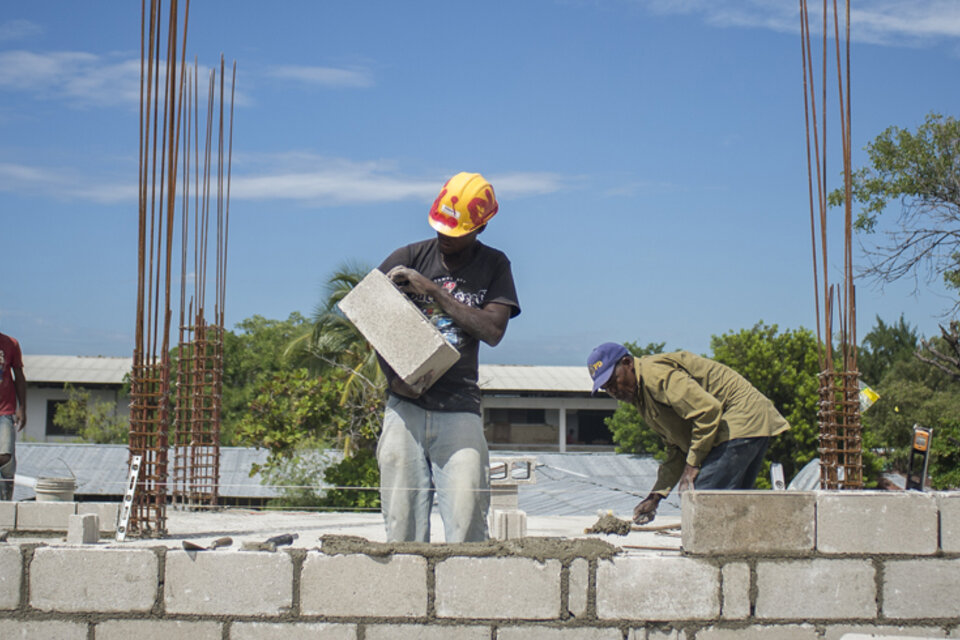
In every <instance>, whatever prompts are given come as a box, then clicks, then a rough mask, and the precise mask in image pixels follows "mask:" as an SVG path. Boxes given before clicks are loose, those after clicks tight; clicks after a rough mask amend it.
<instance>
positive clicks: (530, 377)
mask: <svg viewBox="0 0 960 640" xmlns="http://www.w3.org/2000/svg"><path fill="white" fill-rule="evenodd" d="M132 367H133V358H112V357H103V356H96V357H90V356H39V355H24V356H23V368H24V374H25V375H26V377H27V380H28V381H30V382H70V383H75V384H82V383H84V382H86V383H101V384H122V383H123V379H124V377H125V376H126V375H127V374H128V373H130V370H131V369H132ZM479 384H480V388H481V389H482V390H484V391H501V392H507V391H518V392H523V391H554V392H564V393H590V392H591V391H592V389H593V383H592V381H591V380H590V374H588V373H587V368H586V367H559V366H533V365H505V364H481V365H480V371H479Z"/></svg>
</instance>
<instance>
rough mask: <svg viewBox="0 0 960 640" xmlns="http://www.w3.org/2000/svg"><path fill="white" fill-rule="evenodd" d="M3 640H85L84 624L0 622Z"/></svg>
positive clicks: (43, 621) (41, 621) (33, 621)
mask: <svg viewBox="0 0 960 640" xmlns="http://www.w3.org/2000/svg"><path fill="white" fill-rule="evenodd" d="M0 638H3V639H4V640H15V639H17V638H20V639H22V640H87V623H86V622H63V621H60V620H29V621H27V620H24V621H21V620H0Z"/></svg>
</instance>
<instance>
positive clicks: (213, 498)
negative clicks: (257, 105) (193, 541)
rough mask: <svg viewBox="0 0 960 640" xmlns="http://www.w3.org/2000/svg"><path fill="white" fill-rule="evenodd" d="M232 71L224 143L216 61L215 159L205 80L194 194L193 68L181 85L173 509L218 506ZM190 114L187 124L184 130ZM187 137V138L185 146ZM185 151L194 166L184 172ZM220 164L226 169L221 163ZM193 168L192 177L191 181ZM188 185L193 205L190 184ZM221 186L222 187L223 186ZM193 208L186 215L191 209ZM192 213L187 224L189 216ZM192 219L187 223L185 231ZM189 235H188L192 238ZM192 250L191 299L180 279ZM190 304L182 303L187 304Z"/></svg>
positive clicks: (211, 96) (212, 81)
mask: <svg viewBox="0 0 960 640" xmlns="http://www.w3.org/2000/svg"><path fill="white" fill-rule="evenodd" d="M236 74H237V67H236V62H234V65H233V79H232V84H231V96H230V125H229V129H230V131H229V136H228V137H229V140H227V138H226V137H225V132H224V104H225V101H224V61H223V57H222V56H221V58H220V82H219V101H218V103H219V108H218V111H219V124H218V127H217V130H218V139H217V158H216V160H215V161H214V160H213V159H212V157H211V156H212V154H213V149H212V144H211V138H212V134H213V122H214V112H215V110H216V109H215V106H214V105H215V102H216V100H215V98H216V97H217V93H216V91H215V87H216V86H217V82H216V79H217V72H216V69H212V70H211V71H210V75H209V87H208V92H207V96H208V97H207V114H206V116H207V117H206V127H207V128H206V138H205V139H206V144H205V146H204V150H203V163H202V164H203V170H202V180H203V182H202V186H201V182H200V180H201V170H200V165H201V163H200V143H199V142H200V138H199V131H200V130H199V126H198V123H199V117H198V116H199V105H198V102H199V101H198V100H197V96H198V95H199V92H198V91H197V88H198V87H197V78H198V76H199V72H198V69H197V64H196V61H194V72H193V74H192V77H193V86H192V90H191V85H190V83H189V81H188V83H187V121H186V131H185V134H186V135H185V141H186V143H185V144H184V154H183V163H184V172H183V176H184V180H183V216H182V219H181V222H182V224H181V239H182V246H181V277H180V340H179V345H178V347H177V372H176V383H175V388H176V394H175V402H176V409H175V412H174V415H175V420H174V437H173V454H174V462H173V501H174V504H176V505H179V506H182V507H189V508H198V507H201V506H214V505H216V504H217V497H218V493H219V480H220V418H221V408H222V389H223V337H224V319H223V309H224V300H225V298H224V296H225V293H226V260H227V231H228V229H229V221H230V157H231V156H232V147H233V94H234V87H235V85H236ZM191 114H192V124H193V127H192V128H191ZM191 132H192V134H193V138H192V140H191V135H190V134H191ZM191 150H192V151H193V164H192V165H191V154H190V152H191ZM225 159H226V162H225ZM191 168H192V176H191ZM214 172H215V173H216V182H217V186H216V211H215V214H213V215H215V226H216V229H215V237H214V238H213V239H211V233H210V227H211V217H212V214H211V197H212V196H211V188H210V183H211V178H212V176H213V174H214ZM191 177H192V178H193V181H194V182H193V184H194V191H193V200H192V201H191V198H190V195H191V193H190V178H191ZM225 183H226V184H225ZM191 202H192V207H191ZM191 208H192V216H191ZM191 219H192V221H193V223H192V227H191ZM191 229H192V235H191ZM211 241H212V242H213V244H214V248H215V258H214V267H213V268H214V279H215V287H214V293H213V305H212V311H213V314H212V318H211V319H210V320H208V318H207V309H209V308H210V307H209V306H208V296H207V275H208V272H209V270H210V269H209V265H210V260H209V254H210V244H211ZM191 248H192V254H193V255H192V259H193V265H192V272H193V274H194V277H193V291H192V292H190V293H188V290H187V289H188V287H187V272H188V262H189V254H190V253H191V251H190V249H191ZM188 297H189V302H187V299H188Z"/></svg>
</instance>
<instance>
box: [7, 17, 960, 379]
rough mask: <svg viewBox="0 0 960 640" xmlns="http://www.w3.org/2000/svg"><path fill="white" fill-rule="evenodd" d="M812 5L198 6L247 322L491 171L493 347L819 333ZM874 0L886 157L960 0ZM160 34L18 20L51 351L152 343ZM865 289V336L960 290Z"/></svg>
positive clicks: (932, 322) (924, 326) (235, 302)
mask: <svg viewBox="0 0 960 640" xmlns="http://www.w3.org/2000/svg"><path fill="white" fill-rule="evenodd" d="M796 4H797V3H794V2H787V1H785V0H683V1H680V0H676V1H673V0H593V1H587V0H583V1H578V0H523V1H522V2H516V1H509V2H508V1H491V2H485V3H466V2H449V1H448V2H439V1H436V2H434V1H423V2H412V3H411V2H387V1H382V2H381V1H373V2H332V1H330V2H313V1H309V2H308V1H303V2H297V1H292V0H285V1H284V2H277V3H263V2H252V1H248V0H237V1H235V2H215V1H211V0H207V1H196V2H194V4H193V6H192V7H191V16H190V25H189V34H188V44H187V50H188V56H189V57H190V58H191V59H192V58H193V56H198V57H199V60H200V63H201V65H204V64H206V65H212V64H215V63H216V61H217V60H218V57H219V54H220V52H223V53H224V54H225V55H226V57H227V60H228V64H229V62H230V61H231V60H233V59H236V60H237V64H238V86H237V91H238V97H237V106H236V114H235V124H234V127H235V132H234V144H233V149H234V153H233V186H232V199H231V222H230V224H231V226H230V238H229V258H228V268H227V296H226V319H227V324H228V326H231V327H232V326H233V325H234V324H235V323H236V322H238V321H240V320H242V319H243V318H246V317H249V316H252V315H254V314H260V315H263V316H266V317H269V318H285V317H286V316H287V315H288V314H289V313H290V312H292V311H300V312H303V313H304V314H309V313H310V312H311V311H312V310H313V309H314V307H315V306H316V305H317V303H318V302H319V301H320V299H321V295H322V290H323V283H324V281H325V279H326V277H327V276H328V275H329V274H330V273H331V272H332V271H333V270H334V269H336V268H337V267H338V266H339V265H341V264H343V263H345V262H354V263H362V264H366V265H370V266H373V265H376V264H378V263H379V262H380V261H381V260H382V259H383V258H384V257H385V256H386V255H388V254H389V253H390V252H391V251H392V250H393V249H395V248H396V247H397V246H400V245H401V244H405V243H407V242H413V241H416V240H420V239H423V238H426V237H429V236H430V235H431V234H432V232H431V230H430V228H429V227H428V226H427V222H426V218H427V210H428V207H429V205H430V203H431V202H432V201H433V199H434V198H435V197H436V194H437V192H438V191H439V189H440V187H441V186H442V184H443V182H444V181H445V180H446V179H447V178H448V177H449V176H450V175H452V174H454V173H456V172H458V171H478V172H481V173H483V174H484V175H485V176H486V177H487V178H489V179H490V180H491V182H492V183H493V184H494V187H495V188H496V190H497V194H498V197H499V200H500V213H499V214H498V215H497V217H496V218H495V219H494V220H493V221H492V222H491V223H490V225H489V228H488V230H487V232H486V233H485V234H484V236H483V237H482V239H483V241H484V242H486V243H487V244H490V245H492V246H495V247H497V248H500V249H502V250H504V251H505V252H506V253H507V255H508V256H509V257H510V259H511V260H512V263H513V268H514V276H515V278H516V281H517V286H518V291H519V294H520V301H521V305H522V307H523V313H522V314H521V315H520V316H519V317H517V318H516V319H514V320H513V321H511V324H510V327H509V328H508V331H507V335H506V337H505V339H504V341H503V342H502V343H501V344H500V346H498V347H497V348H495V349H486V348H485V349H484V350H483V351H482V352H481V361H483V362H488V363H509V364H573V365H579V364H581V363H582V362H584V360H585V358H586V355H587V353H588V352H589V351H590V349H591V348H592V347H593V346H595V345H596V344H597V343H599V342H602V341H606V340H615V341H624V340H634V341H638V342H641V343H644V344H645V343H647V342H653V341H656V342H659V341H665V342H666V343H667V347H668V348H687V349H691V350H693V351H697V352H701V353H708V352H709V341H710V336H711V335H718V334H722V333H725V332H728V331H736V330H739V329H741V328H747V327H750V326H752V325H754V324H755V323H756V322H758V321H760V320H763V321H766V322H768V323H776V324H778V325H779V326H780V327H781V328H784V329H795V328H798V327H801V326H803V327H808V328H811V329H813V328H815V316H814V307H813V284H812V275H811V274H812V266H811V257H810V241H809V234H810V231H809V204H808V200H807V174H806V151H805V146H804V126H803V115H804V111H803V94H802V85H801V65H800V38H799V18H798V15H797V13H798V9H797V7H796ZM856 5H863V7H862V8H860V7H859V6H857V7H855V8H856V9H857V10H856V11H855V13H854V23H853V34H854V40H855V42H854V46H853V56H852V60H853V76H854V81H853V100H852V104H853V147H854V150H855V154H854V161H855V163H856V164H857V165H860V164H862V163H863V162H864V161H865V154H864V153H863V152H862V148H863V147H864V145H865V144H866V143H867V142H869V141H870V140H872V139H873V138H874V137H875V136H876V135H877V134H878V133H880V132H881V131H882V130H883V129H885V128H886V127H888V126H890V125H897V126H900V127H907V128H913V127H916V126H917V125H918V124H920V123H921V122H922V121H923V118H924V116H925V115H926V114H927V113H929V112H931V111H936V112H940V113H944V114H948V115H954V116H956V115H957V112H956V106H957V105H958V104H960V83H958V82H956V78H957V77H958V71H960V3H957V2H954V1H952V0H913V1H912V2H910V3H904V2H901V1H899V0H872V1H871V2H863V3H861V2H858V3H856ZM139 51H140V3H139V2H122V3H117V2H115V3H78V2H55V1H51V2H31V3H7V4H5V6H4V10H3V12H2V13H0V223H2V227H0V228H2V232H0V233H2V238H3V243H2V244H3V256H4V267H5V268H4V275H3V277H0V330H2V331H3V332H5V333H8V334H10V335H13V336H15V337H17V338H19V339H20V340H21V342H22V344H23V346H24V349H25V351H26V352H27V353H35V354H79V355H130V354H131V353H132V349H133V336H134V330H135V326H134V311H135V296H136V233H137V230H136V220H137V202H136V184H137V144H138V126H139V125H138V107H137V93H138V87H139V75H138V74H139ZM830 89H831V91H832V90H833V89H834V87H833V85H831V86H830ZM833 108H834V110H835V108H836V107H835V105H833ZM834 130H835V131H838V130H839V127H838V126H835V127H834ZM833 140H834V142H833V143H832V144H833V145H834V150H835V149H836V148H838V147H839V138H837V137H834V138H833ZM839 170H840V163H839V161H836V162H833V174H832V175H831V176H830V179H831V180H832V181H833V186H839V185H840V171H839ZM837 213H838V212H834V217H836V214H837ZM894 214H895V212H892V213H891V215H890V216H889V217H890V219H891V221H892V219H893V218H894ZM831 233H833V236H832V237H833V241H832V242H833V246H834V247H835V248H839V246H840V243H841V236H840V235H839V230H837V231H836V232H834V231H833V230H831ZM863 240H865V241H866V242H870V241H871V239H870V238H869V237H867V238H863ZM861 254H862V252H861V250H860V249H857V252H856V255H857V256H858V262H860V259H859V256H860V255H861ZM833 262H834V265H835V266H834V267H833V269H832V272H833V275H832V276H831V277H832V278H834V279H835V281H839V279H840V277H841V274H840V263H839V260H838V259H835V260H833ZM858 287H859V289H858V313H859V320H860V322H859V332H860V335H861V336H862V335H864V334H865V333H866V332H867V331H869V329H870V327H871V326H873V324H874V317H875V316H876V315H877V314H879V315H880V316H881V317H882V318H883V319H884V320H887V321H894V320H896V319H897V318H898V317H899V315H900V314H901V313H903V314H904V315H905V317H906V319H907V321H908V322H910V323H911V324H913V325H916V326H917V327H918V328H919V329H920V331H921V333H923V334H925V335H931V334H933V333H935V332H936V331H937V322H938V321H942V316H941V314H942V313H943V312H944V311H945V310H947V309H949V308H950V307H951V306H952V304H953V298H952V297H951V296H950V295H949V294H948V293H946V292H945V291H944V289H943V288H942V286H940V284H939V283H938V282H936V281H935V282H933V283H927V282H926V281H925V280H923V279H921V280H920V281H919V282H914V281H912V280H911V281H909V282H903V283H897V284H894V285H888V286H886V287H885V288H883V289H879V288H877V287H875V286H872V285H871V284H870V283H869V282H860V283H859V284H858ZM174 307H175V308H176V305H174Z"/></svg>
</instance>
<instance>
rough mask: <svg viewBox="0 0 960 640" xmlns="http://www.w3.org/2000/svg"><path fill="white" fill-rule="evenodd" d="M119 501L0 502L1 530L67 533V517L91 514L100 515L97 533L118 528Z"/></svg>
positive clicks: (106, 533)
mask: <svg viewBox="0 0 960 640" xmlns="http://www.w3.org/2000/svg"><path fill="white" fill-rule="evenodd" d="M119 513H120V503H119V502H0V529H4V530H7V531H33V532H43V533H59V532H63V533H66V532H67V530H68V529H69V526H70V516H74V515H78V514H79V515H87V514H93V515H96V516H97V517H98V518H99V521H100V534H101V535H109V534H113V533H116V531H117V517H118V515H119Z"/></svg>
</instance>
